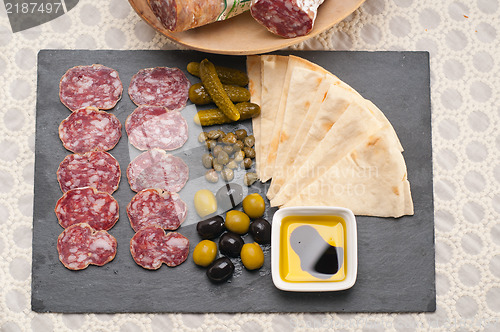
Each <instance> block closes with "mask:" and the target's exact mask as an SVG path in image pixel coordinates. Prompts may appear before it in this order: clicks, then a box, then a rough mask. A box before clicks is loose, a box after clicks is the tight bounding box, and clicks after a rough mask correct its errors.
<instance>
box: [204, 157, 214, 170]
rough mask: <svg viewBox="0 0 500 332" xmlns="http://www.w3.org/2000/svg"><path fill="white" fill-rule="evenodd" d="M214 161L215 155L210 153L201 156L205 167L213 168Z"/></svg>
mask: <svg viewBox="0 0 500 332" xmlns="http://www.w3.org/2000/svg"><path fill="white" fill-rule="evenodd" d="M213 162H214V156H212V155H211V154H210V153H205V154H204V155H203V156H201V163H202V164H203V166H205V168H212V165H213Z"/></svg>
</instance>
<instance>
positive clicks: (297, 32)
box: [250, 0, 324, 38]
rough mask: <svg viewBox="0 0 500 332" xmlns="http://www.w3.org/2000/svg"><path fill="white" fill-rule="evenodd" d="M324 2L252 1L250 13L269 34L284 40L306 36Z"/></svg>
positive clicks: (291, 0)
mask: <svg viewBox="0 0 500 332" xmlns="http://www.w3.org/2000/svg"><path fill="white" fill-rule="evenodd" d="M323 1H324V0H253V1H252V6H251V7H250V13H251V14H252V16H253V18H254V19H255V20H256V21H257V22H259V23H260V24H262V25H263V26H265V27H266V28H267V30H269V31H270V32H272V33H274V34H276V35H278V36H281V37H285V38H294V37H299V36H305V35H307V34H308V33H309V32H310V31H311V30H312V28H313V25H314V21H315V20H316V14H317V12H318V7H319V6H320V5H321V4H322V3H323Z"/></svg>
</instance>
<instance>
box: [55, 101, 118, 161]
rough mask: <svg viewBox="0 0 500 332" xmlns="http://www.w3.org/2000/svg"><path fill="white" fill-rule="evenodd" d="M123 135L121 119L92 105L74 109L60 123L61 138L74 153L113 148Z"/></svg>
mask: <svg viewBox="0 0 500 332" xmlns="http://www.w3.org/2000/svg"><path fill="white" fill-rule="evenodd" d="M121 136H122V125H121V123H120V120H118V118H117V117H116V116H114V115H113V114H110V113H107V112H104V111H99V110H98V109H97V108H95V107H91V106H89V107H86V108H81V109H79V110H76V111H74V112H73V113H71V115H70V116H68V117H67V118H66V119H64V120H63V121H62V122H61V124H60V125H59V138H60V139H61V141H62V143H63V145H64V147H65V148H66V149H68V150H69V151H71V152H74V153H84V152H89V151H108V150H111V149H112V148H113V147H114V146H115V145H116V143H118V141H119V140H120V137H121Z"/></svg>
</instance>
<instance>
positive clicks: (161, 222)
mask: <svg viewBox="0 0 500 332" xmlns="http://www.w3.org/2000/svg"><path fill="white" fill-rule="evenodd" d="M127 215H128V218H129V219H130V225H131V226H132V228H133V229H134V231H136V232H137V231H139V230H140V229H141V228H144V227H148V226H155V225H156V226H160V227H161V228H163V229H170V230H175V229H177V228H179V226H180V225H181V224H182V223H183V222H184V220H186V215H187V205H186V203H184V202H183V201H182V200H181V198H180V197H179V195H178V194H175V193H170V192H166V191H162V190H158V189H144V190H142V191H140V192H139V193H138V194H137V195H135V196H134V198H132V200H131V201H130V203H129V204H128V206H127Z"/></svg>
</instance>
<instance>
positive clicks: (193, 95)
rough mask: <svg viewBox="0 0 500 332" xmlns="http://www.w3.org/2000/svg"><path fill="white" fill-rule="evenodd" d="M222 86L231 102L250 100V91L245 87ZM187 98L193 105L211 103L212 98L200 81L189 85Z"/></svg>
mask: <svg viewBox="0 0 500 332" xmlns="http://www.w3.org/2000/svg"><path fill="white" fill-rule="evenodd" d="M222 86H223V87H224V90H225V91H226V93H227V95H228V97H229V99H231V101H232V102H233V103H241V102H243V101H249V100H250V91H248V90H247V89H245V88H243V87H241V86H235V85H226V84H223V85H222ZM189 100H191V102H192V103H193V104H195V105H206V104H210V103H213V100H212V98H211V97H210V95H209V94H208V92H207V90H206V89H205V87H204V86H203V84H201V83H196V84H193V85H191V87H190V88H189Z"/></svg>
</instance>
